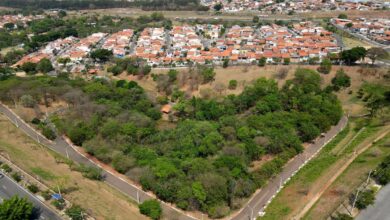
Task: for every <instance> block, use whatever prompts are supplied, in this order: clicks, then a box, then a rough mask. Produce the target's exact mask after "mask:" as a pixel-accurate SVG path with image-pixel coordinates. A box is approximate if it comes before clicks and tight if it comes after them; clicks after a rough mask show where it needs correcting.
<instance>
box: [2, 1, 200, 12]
mask: <svg viewBox="0 0 390 220" xmlns="http://www.w3.org/2000/svg"><path fill="white" fill-rule="evenodd" d="M0 5H1V6H5V7H12V8H26V7H27V6H28V7H30V8H33V9H57V8H62V9H74V10H78V9H96V8H126V7H140V8H142V9H144V10H207V7H203V6H201V5H199V1H197V0H173V1H172V0H170V1H168V0H150V1H140V0H137V1H132V2H129V1H126V0H117V1H106V0H67V1H56V0H39V1H34V0H3V1H1V3H0Z"/></svg>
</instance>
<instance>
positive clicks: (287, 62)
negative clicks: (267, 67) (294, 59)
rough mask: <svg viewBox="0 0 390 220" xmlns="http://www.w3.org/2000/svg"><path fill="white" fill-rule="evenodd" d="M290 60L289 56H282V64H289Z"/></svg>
mask: <svg viewBox="0 0 390 220" xmlns="http://www.w3.org/2000/svg"><path fill="white" fill-rule="evenodd" d="M290 62H291V60H290V58H284V59H283V64H284V65H289V64H290Z"/></svg>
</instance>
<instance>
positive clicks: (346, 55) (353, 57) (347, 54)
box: [340, 47, 367, 65]
mask: <svg viewBox="0 0 390 220" xmlns="http://www.w3.org/2000/svg"><path fill="white" fill-rule="evenodd" d="M366 53H367V50H366V49H365V48H364V47H354V48H352V49H350V50H343V51H342V52H341V54H340V58H341V60H342V61H343V62H344V63H345V64H347V65H353V64H355V63H356V61H358V60H362V59H364V57H365V56H366Z"/></svg>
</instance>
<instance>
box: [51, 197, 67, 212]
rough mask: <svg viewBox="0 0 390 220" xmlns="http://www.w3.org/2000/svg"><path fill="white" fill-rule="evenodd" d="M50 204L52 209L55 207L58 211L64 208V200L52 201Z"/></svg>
mask: <svg viewBox="0 0 390 220" xmlns="http://www.w3.org/2000/svg"><path fill="white" fill-rule="evenodd" d="M51 204H52V205H53V206H54V207H56V208H57V209H58V210H63V209H64V208H65V200H64V199H59V200H54V201H53V202H52V203H51Z"/></svg>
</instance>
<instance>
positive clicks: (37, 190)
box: [27, 184, 39, 193]
mask: <svg viewBox="0 0 390 220" xmlns="http://www.w3.org/2000/svg"><path fill="white" fill-rule="evenodd" d="M27 189H28V190H30V192H32V193H37V192H39V188H38V186H37V185H35V184H30V185H28V186H27Z"/></svg>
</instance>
